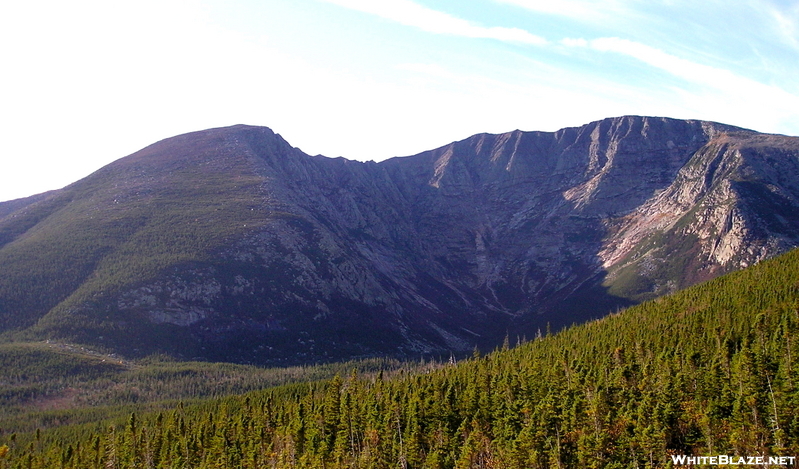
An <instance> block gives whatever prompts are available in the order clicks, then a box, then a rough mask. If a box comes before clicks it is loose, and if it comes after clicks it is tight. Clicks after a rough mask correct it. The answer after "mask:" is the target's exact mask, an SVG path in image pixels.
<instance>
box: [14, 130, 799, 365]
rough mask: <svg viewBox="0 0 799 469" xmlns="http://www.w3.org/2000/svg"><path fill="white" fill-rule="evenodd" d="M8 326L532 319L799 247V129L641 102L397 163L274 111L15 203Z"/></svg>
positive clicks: (192, 337)
mask: <svg viewBox="0 0 799 469" xmlns="http://www.w3.org/2000/svg"><path fill="white" fill-rule="evenodd" d="M0 217H2V218H0V266H2V275H0V330H3V331H6V332H5V334H6V335H7V336H25V337H41V338H44V337H46V338H55V339H61V340H69V341H74V342H78V343H85V344H89V345H92V346H95V347H101V348H104V349H107V350H113V351H117V352H120V353H125V354H132V355H143V354H148V353H153V352H163V353H170V354H174V355H175V356H179V357H184V358H202V359H211V360H232V361H245V362H262V363H263V362H276V361H311V360H318V359H326V358H341V357H351V356H360V355H369V354H405V355H411V354H416V355H417V356H418V354H419V353H431V352H432V353H441V352H446V351H464V350H470V349H472V348H473V347H474V346H475V345H478V346H493V345H495V344H497V343H498V342H499V341H501V340H502V338H503V337H505V336H510V337H512V338H515V337H516V336H522V335H527V336H528V337H531V336H532V335H533V334H536V333H538V331H540V330H545V329H546V328H547V327H548V326H549V327H552V328H558V327H561V326H563V325H567V324H571V323H573V322H579V321H583V320H586V319H589V318H593V317H598V316H601V315H603V314H606V313H608V312H610V311H613V310H614V309H616V308H618V307H621V306H625V305H629V304H632V303H635V302H639V301H642V300H645V299H648V298H652V297H655V296H658V295H661V294H664V293H668V292H671V291H674V290H676V289H679V288H683V287H685V286H688V285H690V284H693V283H696V282H699V281H702V280H706V279H710V278H712V277H715V276H718V275H720V274H722V273H725V272H728V271H732V270H736V269H739V268H741V267H745V266H747V265H750V264H752V263H755V262H757V261H759V260H761V259H764V258H766V257H770V256H772V255H775V254H777V253H780V252H783V251H786V250H787V249H789V248H791V247H793V246H796V245H799V138H796V137H786V136H779V135H766V134H760V133H757V132H753V131H749V130H745V129H740V128H736V127H732V126H728V125H723V124H717V123H712V122H703V121H685V120H674V119H666V118H650V117H634V116H627V117H619V118H613V119H605V120H602V121H597V122H593V123H590V124H587V125H584V126H582V127H576V128H567V129H562V130H559V131H557V132H521V131H514V132H509V133H505V134H500V135H492V134H480V135H475V136H472V137H470V138H467V139H465V140H462V141H459V142H454V143H451V144H449V145H446V146H444V147H441V148H438V149H435V150H431V151H427V152H424V153H421V154H418V155H414V156H409V157H403V158H393V159H389V160H386V161H383V162H380V163H374V162H368V163H361V162H356V161H350V160H346V159H344V158H335V159H331V158H326V157H323V156H309V155H306V154H304V153H302V152H301V151H300V150H298V149H296V148H293V147H291V145H289V144H288V143H287V142H286V141H284V140H283V139H282V138H281V137H280V136H279V135H277V134H275V133H274V132H272V131H271V130H269V129H267V128H263V127H250V126H242V125H239V126H233V127H228V128H221V129H211V130H206V131H201V132H195V133H190V134H186V135H181V136H178V137H174V138H170V139H167V140H164V141H161V142H158V143H156V144H154V145H151V146H149V147H147V148H145V149H143V150H141V151H139V152H137V153H134V154H133V155H130V156H128V157H125V158H122V159H120V160H118V161H116V162H114V163H112V164H110V165H108V166H106V167H104V168H102V169H100V170H98V171H97V172H95V173H94V174H92V175H90V176H89V177H87V178H85V179H82V180H80V181H78V182H76V183H74V184H72V185H70V186H68V187H66V188H64V189H61V190H58V191H52V192H50V193H47V194H43V195H40V196H34V197H31V198H28V199H21V200H16V201H11V202H5V203H0Z"/></svg>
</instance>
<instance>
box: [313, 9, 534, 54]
mask: <svg viewBox="0 0 799 469" xmlns="http://www.w3.org/2000/svg"><path fill="white" fill-rule="evenodd" d="M322 1H325V2H328V3H332V4H335V5H339V6H342V7H345V8H350V9H352V10H357V11H362V12H364V13H370V14H373V15H377V16H380V17H382V18H385V19H388V20H391V21H396V22H397V23H400V24H404V25H406V26H412V27H415V28H419V29H421V30H424V31H427V32H431V33H435V34H448V35H453V36H462V37H470V38H482V39H495V40H498V41H503V42H510V43H517V44H530V45H545V44H547V40H546V39H544V38H542V37H540V36H536V35H535V34H531V33H530V32H528V31H525V30H523V29H519V28H504V27H486V26H481V25H478V24H475V23H473V22H471V21H467V20H464V19H462V18H457V17H455V16H452V15H449V14H447V13H443V12H440V11H436V10H432V9H430V8H427V7H424V6H422V5H419V4H418V3H414V2H412V1H410V0H380V1H375V0H322Z"/></svg>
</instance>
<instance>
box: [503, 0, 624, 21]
mask: <svg viewBox="0 0 799 469" xmlns="http://www.w3.org/2000/svg"><path fill="white" fill-rule="evenodd" d="M494 1H496V2H498V3H505V4H508V5H516V6H518V7H522V8H525V9H527V10H530V11H535V12H538V13H544V14H549V15H557V16H562V17H567V18H571V19H575V20H580V21H590V22H596V21H598V20H605V19H607V18H610V17H613V16H629V13H630V10H629V9H628V8H627V6H626V5H625V2H623V1H620V0H557V1H553V0H494Z"/></svg>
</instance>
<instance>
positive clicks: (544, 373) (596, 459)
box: [0, 251, 799, 468]
mask: <svg viewBox="0 0 799 469" xmlns="http://www.w3.org/2000/svg"><path fill="white" fill-rule="evenodd" d="M797 331H799V251H792V252H790V253H788V254H787V255H784V256H781V257H779V258H776V259H772V260H770V261H765V262H763V263H761V264H759V265H757V266H754V267H752V268H749V269H747V270H745V271H742V272H738V273H734V274H731V275H728V276H725V277H722V278H719V279H717V280H715V281H712V282H709V283H705V284H702V285H699V286H696V287H693V288H690V289H688V290H685V291H683V292H680V293H678V294H676V295H673V296H669V297H663V298H660V299H658V300H655V301H652V302H648V303H645V304H642V305H640V306H637V307H634V308H631V309H629V310H626V311H624V312H622V313H620V314H616V315H613V316H610V317H607V318H605V319H602V320H598V321H595V322H592V323H588V324H585V325H581V326H577V327H573V328H570V329H568V330H565V331H563V332H561V333H558V334H555V335H545V336H544V337H540V338H536V339H534V340H532V341H531V342H528V343H524V344H522V345H520V346H518V347H515V348H513V349H508V347H504V348H503V350H499V351H497V352H495V353H492V354H489V355H487V356H485V357H479V356H475V357H474V358H472V359H470V360H467V361H465V362H462V363H458V364H452V365H446V366H442V367H441V368H439V369H436V370H434V371H429V372H426V373H407V374H405V375H404V376H399V377H394V378H391V379H388V378H384V377H382V376H380V375H377V376H375V377H369V378H360V377H359V376H358V375H357V374H355V373H353V374H351V375H349V376H347V375H345V376H342V377H336V378H334V379H333V380H330V381H327V382H323V383H321V384H320V383H318V382H317V383H306V384H295V385H291V386H287V387H280V388H273V389H270V390H265V391H257V392H254V393H249V394H246V395H243V396H234V397H228V398H224V399H219V400H214V401H208V402H206V403H204V404H201V405H192V406H188V405H187V406H182V405H179V406H177V407H176V408H174V409H172V410H169V411H164V412H161V413H158V414H147V415H135V414H133V415H130V416H129V417H128V418H127V419H126V420H125V421H122V420H120V421H117V422H105V423H103V424H96V425H90V426H83V427H67V428H59V429H54V430H51V431H42V432H38V431H37V432H36V433H31V434H18V435H13V436H9V435H5V436H3V437H2V439H3V440H2V442H0V447H2V446H3V445H6V446H7V447H8V450H7V451H5V450H4V451H5V455H4V456H3V458H4V459H2V460H1V461H3V462H2V463H0V467H14V468H16V467H20V468H23V467H24V468H41V467H67V468H93V467H97V468H100V467H103V468H134V467H135V468H147V467H156V468H167V467H170V468H171V467H192V468H195V467H196V468H211V467H214V468H242V467H243V468H262V467H279V468H284V467H286V468H287V467H292V468H321V467H326V468H343V467H364V468H367V467H368V468H396V467H408V468H410V467H425V468H477V467H481V468H549V467H581V468H592V467H597V468H598V467H664V466H666V465H667V462H668V461H670V459H669V455H672V454H689V455H690V454H694V455H715V454H730V455H747V456H748V455H787V456H791V455H797V454H799V392H797V378H799V364H797V363H794V362H795V357H798V356H799V344H798V343H797V339H796V337H797ZM2 464H5V466H3V465H2Z"/></svg>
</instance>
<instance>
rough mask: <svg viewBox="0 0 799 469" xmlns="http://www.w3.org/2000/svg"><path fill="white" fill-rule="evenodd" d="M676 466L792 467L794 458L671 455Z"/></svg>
mask: <svg viewBox="0 0 799 469" xmlns="http://www.w3.org/2000/svg"><path fill="white" fill-rule="evenodd" d="M671 462H672V463H673V464H675V465H676V466H678V467H679V466H789V465H790V466H793V465H794V463H795V462H796V456H728V455H725V454H720V455H718V456H686V455H684V454H672V455H671Z"/></svg>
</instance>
